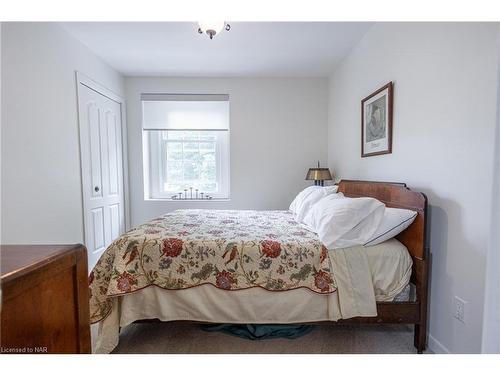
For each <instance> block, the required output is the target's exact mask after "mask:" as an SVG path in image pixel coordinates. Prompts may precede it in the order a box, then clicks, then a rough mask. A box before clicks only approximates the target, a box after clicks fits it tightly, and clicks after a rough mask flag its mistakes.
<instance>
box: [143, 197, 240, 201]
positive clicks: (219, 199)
mask: <svg viewBox="0 0 500 375" xmlns="http://www.w3.org/2000/svg"><path fill="white" fill-rule="evenodd" d="M144 201H145V202H230V201H231V198H212V199H172V198H144Z"/></svg>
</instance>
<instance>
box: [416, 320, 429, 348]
mask: <svg viewBox="0 0 500 375" xmlns="http://www.w3.org/2000/svg"><path fill="white" fill-rule="evenodd" d="M426 331H427V330H426V329H425V325H420V324H415V333H414V339H413V345H415V348H417V353H418V354H422V353H423V352H424V350H425V349H426V348H425V347H426V339H427V332H426Z"/></svg>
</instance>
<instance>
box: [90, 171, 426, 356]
mask: <svg viewBox="0 0 500 375" xmlns="http://www.w3.org/2000/svg"><path fill="white" fill-rule="evenodd" d="M339 191H340V192H342V193H343V194H344V195H345V196H346V197H373V198H376V199H378V200H380V201H382V202H383V203H385V204H386V206H387V207H396V208H406V209H411V210H413V211H416V212H417V213H418V215H417V217H416V219H415V221H414V222H413V224H411V225H410V226H409V227H408V228H407V229H406V230H405V231H403V232H402V233H400V234H399V235H398V236H397V239H392V240H390V241H388V242H387V243H384V244H381V245H377V246H378V247H376V246H374V247H372V248H364V247H363V246H358V247H351V248H349V249H338V250H335V251H329V250H327V249H326V248H325V247H324V246H323V245H322V243H321V242H320V241H319V239H318V238H317V237H316V236H315V234H314V233H311V232H309V231H307V230H304V229H303V228H302V227H301V225H300V224H299V223H297V222H295V221H294V220H293V216H291V215H290V213H288V212H287V211H247V210H242V211H219V210H213V211H207V210H179V211H174V212H173V213H169V214H167V215H165V216H164V217H161V218H157V219H155V220H153V221H151V222H149V223H145V224H144V225H142V226H139V227H138V228H135V229H133V230H131V231H129V232H127V233H126V234H125V235H123V236H121V237H120V238H119V239H118V240H116V241H115V242H114V243H113V244H112V245H111V246H110V247H109V248H108V249H107V250H106V252H105V253H104V254H103V256H102V257H101V259H100V260H99V262H98V264H97V265H96V267H95V268H94V270H93V271H92V272H91V275H90V280H89V282H90V286H91V287H90V292H91V304H90V305H91V321H92V322H93V323H97V322H99V333H98V338H97V352H110V351H111V350H112V349H113V348H114V346H116V345H117V343H118V338H119V330H120V328H121V327H124V326H126V325H128V324H131V323H133V322H134V321H145V320H153V319H156V320H161V321H176V320H188V321H196V322H204V323H206V322H211V323H214V322H217V323H248V324H250V323H315V324H319V323H327V324H333V323H335V324H343V323H354V322H360V323H401V324H415V342H414V344H415V347H416V348H417V351H418V352H419V353H420V352H422V351H423V350H424V349H425V332H426V323H427V318H426V311H427V274H428V270H427V269H428V264H427V253H428V249H427V247H426V246H425V241H426V233H425V217H426V204H427V203H426V198H425V196H424V195H423V194H421V193H416V192H412V191H410V190H409V189H408V188H406V186H405V185H404V184H396V183H381V182H364V181H346V180H344V181H341V182H340V183H339ZM384 257H385V258H384ZM387 265H389V266H387ZM410 281H411V283H412V284H413V285H414V289H415V298H413V299H406V300H403V301H399V302H395V301H394V299H395V297H398V296H399V295H400V294H401V293H402V292H404V291H407V290H408V284H409V282H410ZM396 300H398V298H396ZM399 300H400V299H399Z"/></svg>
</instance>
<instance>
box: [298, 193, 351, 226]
mask: <svg viewBox="0 0 500 375" xmlns="http://www.w3.org/2000/svg"><path fill="white" fill-rule="evenodd" d="M327 196H328V197H329V196H331V197H332V199H338V198H344V194H342V193H333V194H331V193H330V192H329V191H328V190H327V189H323V188H321V189H318V190H314V191H313V192H312V193H311V194H309V195H308V196H307V197H305V198H304V200H303V201H302V204H300V205H299V206H298V207H297V211H296V212H295V221H297V222H299V223H302V222H304V218H305V217H306V216H307V214H308V213H309V211H310V210H311V209H312V208H313V207H314V206H315V205H316V204H317V203H318V202H319V201H321V200H322V199H323V198H325V197H327Z"/></svg>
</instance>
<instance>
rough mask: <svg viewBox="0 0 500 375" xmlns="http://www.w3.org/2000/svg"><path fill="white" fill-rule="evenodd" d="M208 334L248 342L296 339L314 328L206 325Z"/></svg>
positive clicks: (270, 325)
mask: <svg viewBox="0 0 500 375" xmlns="http://www.w3.org/2000/svg"><path fill="white" fill-rule="evenodd" d="M201 329H202V330H204V331H206V332H222V333H226V334H229V335H233V336H237V337H241V338H243V339H247V340H268V339H277V338H286V339H296V338H298V337H301V336H304V335H307V334H308V333H310V332H311V331H312V330H313V329H314V326H311V325H299V324H205V325H202V326H201Z"/></svg>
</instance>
